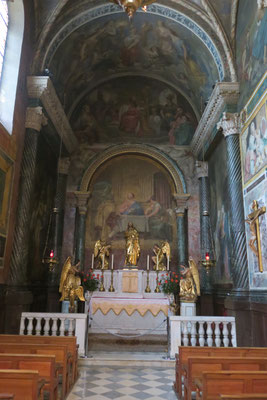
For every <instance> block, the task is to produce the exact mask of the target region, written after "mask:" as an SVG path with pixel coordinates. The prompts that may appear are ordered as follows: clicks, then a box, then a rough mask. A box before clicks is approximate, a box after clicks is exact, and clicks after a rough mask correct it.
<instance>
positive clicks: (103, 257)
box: [102, 254, 105, 270]
mask: <svg viewBox="0 0 267 400" xmlns="http://www.w3.org/2000/svg"><path fill="white" fill-rule="evenodd" d="M104 259H105V255H104V254H103V256H102V270H104Z"/></svg>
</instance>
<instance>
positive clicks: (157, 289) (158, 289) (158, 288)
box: [154, 269, 160, 293]
mask: <svg viewBox="0 0 267 400" xmlns="http://www.w3.org/2000/svg"><path fill="white" fill-rule="evenodd" d="M156 272H157V286H156V289H155V290H154V292H155V293H160V287H159V270H158V269H157V271H156Z"/></svg>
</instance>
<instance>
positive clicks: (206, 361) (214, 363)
mask: <svg viewBox="0 0 267 400" xmlns="http://www.w3.org/2000/svg"><path fill="white" fill-rule="evenodd" d="M203 370H204V371H209V372H217V371H267V358H250V357H241V358H232V357H224V358H219V357H192V358H191V357H189V358H188V361H187V365H185V366H184V399H188V400H191V398H192V392H193V391H195V390H196V387H195V385H194V380H195V379H197V378H201V376H202V372H203Z"/></svg>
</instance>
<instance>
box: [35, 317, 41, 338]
mask: <svg viewBox="0 0 267 400" xmlns="http://www.w3.org/2000/svg"><path fill="white" fill-rule="evenodd" d="M35 335H36V336H40V335H41V318H39V317H36V328H35Z"/></svg>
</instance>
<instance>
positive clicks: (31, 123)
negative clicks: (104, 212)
mask: <svg viewBox="0 0 267 400" xmlns="http://www.w3.org/2000/svg"><path fill="white" fill-rule="evenodd" d="M46 124H47V118H46V117H45V116H44V114H43V109H42V107H27V110H26V120H25V128H30V129H34V130H35V131H37V132H40V130H41V127H42V125H46Z"/></svg>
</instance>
